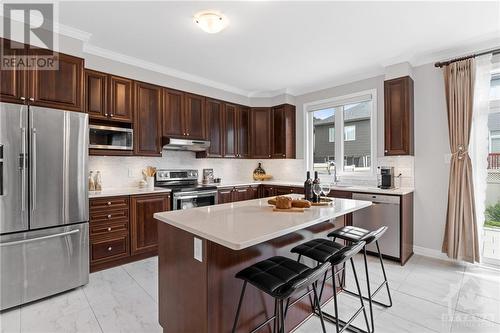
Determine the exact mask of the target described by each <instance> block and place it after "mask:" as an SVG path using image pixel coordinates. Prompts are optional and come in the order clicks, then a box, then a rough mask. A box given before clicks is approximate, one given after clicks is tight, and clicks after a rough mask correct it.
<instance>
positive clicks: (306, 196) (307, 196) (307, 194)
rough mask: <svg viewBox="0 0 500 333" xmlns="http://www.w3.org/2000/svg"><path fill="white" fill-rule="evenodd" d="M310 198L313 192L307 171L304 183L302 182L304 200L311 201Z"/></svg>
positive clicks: (309, 174)
mask: <svg viewBox="0 0 500 333" xmlns="http://www.w3.org/2000/svg"><path fill="white" fill-rule="evenodd" d="M312 198H313V191H312V180H311V173H310V172H309V171H307V176H306V181H305V182H304V199H305V200H308V201H311V200H312Z"/></svg>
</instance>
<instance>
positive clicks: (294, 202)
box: [292, 200, 311, 208]
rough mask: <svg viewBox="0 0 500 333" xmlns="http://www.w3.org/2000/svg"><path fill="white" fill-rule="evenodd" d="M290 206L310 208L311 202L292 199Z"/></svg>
mask: <svg viewBox="0 0 500 333" xmlns="http://www.w3.org/2000/svg"><path fill="white" fill-rule="evenodd" d="M292 207H296V208H310V207H311V202H310V201H307V200H292Z"/></svg>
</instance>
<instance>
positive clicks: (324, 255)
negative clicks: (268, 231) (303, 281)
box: [291, 239, 370, 333]
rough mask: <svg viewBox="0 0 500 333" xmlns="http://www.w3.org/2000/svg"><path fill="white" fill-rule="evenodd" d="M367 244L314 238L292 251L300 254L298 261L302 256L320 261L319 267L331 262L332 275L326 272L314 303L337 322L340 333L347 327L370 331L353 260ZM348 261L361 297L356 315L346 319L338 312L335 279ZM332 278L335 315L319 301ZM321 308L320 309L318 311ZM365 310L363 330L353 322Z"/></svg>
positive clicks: (319, 312)
mask: <svg viewBox="0 0 500 333" xmlns="http://www.w3.org/2000/svg"><path fill="white" fill-rule="evenodd" d="M364 246H365V243H364V242H359V243H356V244H352V245H349V246H344V245H341V244H339V243H335V242H332V241H331V240H328V239H313V240H311V241H308V242H306V243H303V244H300V245H298V246H296V247H294V248H293V249H292V250H291V252H292V253H297V254H298V255H299V257H298V259H297V261H300V259H301V258H302V256H304V257H307V258H310V259H313V260H315V261H316V262H318V265H319V267H321V265H323V264H324V263H325V262H329V263H330V265H331V268H332V275H331V276H330V277H328V276H327V273H328V271H326V272H325V274H324V278H323V284H322V285H321V291H320V294H319V295H320V296H319V298H318V299H317V300H314V304H312V307H313V311H314V312H315V313H316V314H317V315H319V316H320V318H321V317H324V319H325V320H327V321H329V322H331V323H333V324H335V328H336V332H337V333H340V332H343V331H344V330H346V329H349V330H351V331H355V332H363V333H367V332H369V331H370V325H369V324H368V316H367V314H366V309H365V304H364V302H363V298H362V297H361V289H360V287H359V281H358V276H357V274H356V268H355V267H354V261H353V260H352V257H354V256H355V255H356V254H358V253H359V252H360V251H361V249H363V247H364ZM347 261H350V262H351V266H352V270H353V273H354V280H355V281H356V286H357V289H358V293H359V295H357V297H358V298H359V302H360V307H359V308H358V310H357V311H356V312H355V313H354V315H353V316H352V317H351V318H349V320H347V321H344V320H341V319H340V318H339V312H338V303H337V283H336V281H335V279H336V278H337V276H338V275H339V274H340V273H342V272H344V270H345V263H346V262H347ZM342 264H343V266H342V268H341V269H338V270H337V271H335V266H337V265H342ZM330 278H331V279H332V282H333V290H334V292H333V306H334V311H335V315H331V314H329V313H327V312H324V311H323V310H321V307H320V305H319V304H318V303H319V300H320V299H321V295H322V293H323V288H324V286H325V283H326V281H327V280H328V279H330ZM318 310H319V311H318ZM361 312H363V315H364V317H365V323H366V331H365V330H362V329H361V328H359V327H356V326H354V325H352V322H353V321H354V320H355V319H356V317H357V316H358V315H359V314H360V313H361Z"/></svg>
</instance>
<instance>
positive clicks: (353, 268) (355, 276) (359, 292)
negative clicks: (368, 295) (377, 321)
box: [351, 258, 373, 332]
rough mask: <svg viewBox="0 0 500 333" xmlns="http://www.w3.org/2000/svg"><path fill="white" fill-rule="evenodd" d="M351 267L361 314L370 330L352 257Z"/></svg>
mask: <svg viewBox="0 0 500 333" xmlns="http://www.w3.org/2000/svg"><path fill="white" fill-rule="evenodd" d="M351 267H352V271H353V273H354V280H355V281H356V288H357V289H358V295H359V302H360V303H361V308H362V309H363V316H364V317H365V323H366V328H367V331H368V332H370V324H368V316H367V315H366V309H365V304H364V302H363V295H362V294H361V288H360V287H359V281H358V274H356V268H355V267H354V260H352V258H351ZM372 320H373V316H372Z"/></svg>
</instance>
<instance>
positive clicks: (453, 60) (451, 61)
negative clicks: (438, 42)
mask: <svg viewBox="0 0 500 333" xmlns="http://www.w3.org/2000/svg"><path fill="white" fill-rule="evenodd" d="M489 53H492V54H493V55H495V54H499V53H500V48H496V49H492V50H488V51H484V52H480V53H476V54H471V55H468V56H464V57H460V58H455V59H450V60H448V61H441V62H436V63H435V64H434V67H443V66H447V65H449V64H451V63H453V62H455V61H460V60H465V59H469V58H475V57H479V56H482V55H485V54H489Z"/></svg>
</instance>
